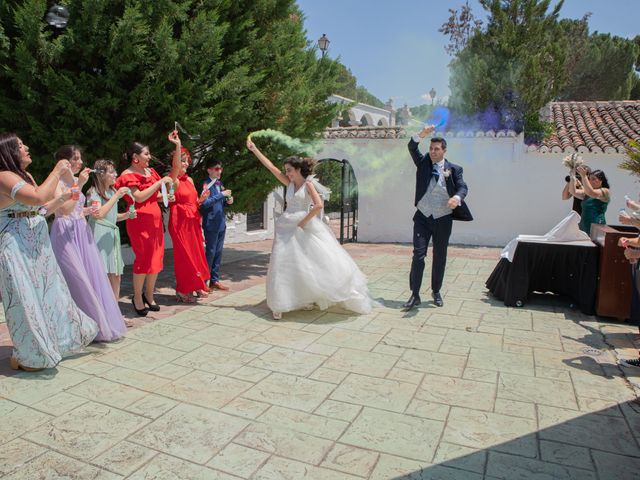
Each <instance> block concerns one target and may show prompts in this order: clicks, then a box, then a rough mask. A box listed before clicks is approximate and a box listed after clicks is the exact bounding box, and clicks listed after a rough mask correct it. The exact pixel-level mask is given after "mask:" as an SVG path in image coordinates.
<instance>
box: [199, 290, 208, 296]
mask: <svg viewBox="0 0 640 480" xmlns="http://www.w3.org/2000/svg"><path fill="white" fill-rule="evenodd" d="M196 297H198V298H208V297H209V292H205V291H204V290H196Z"/></svg>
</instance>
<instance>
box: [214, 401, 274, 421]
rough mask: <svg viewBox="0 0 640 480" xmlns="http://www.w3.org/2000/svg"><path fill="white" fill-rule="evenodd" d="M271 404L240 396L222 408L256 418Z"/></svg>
mask: <svg viewBox="0 0 640 480" xmlns="http://www.w3.org/2000/svg"><path fill="white" fill-rule="evenodd" d="M270 406H271V405H269V404H268V403H262V402H256V401H254V400H249V399H247V398H242V397H238V398H235V399H233V400H231V401H230V402H229V403H227V404H226V405H225V406H224V407H222V409H221V410H222V411H223V412H225V413H229V414H231V415H236V416H238V417H243V418H250V419H254V418H258V417H259V416H260V415H262V413H264V411H265V410H266V409H267V408H269V407H270Z"/></svg>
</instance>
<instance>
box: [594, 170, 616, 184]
mask: <svg viewBox="0 0 640 480" xmlns="http://www.w3.org/2000/svg"><path fill="white" fill-rule="evenodd" d="M589 175H593V176H594V177H596V178H597V179H598V180H600V181H601V182H602V186H601V187H600V188H611V187H609V180H607V176H606V175H605V174H604V172H603V171H602V170H593V171H592V172H591V173H590V174H589Z"/></svg>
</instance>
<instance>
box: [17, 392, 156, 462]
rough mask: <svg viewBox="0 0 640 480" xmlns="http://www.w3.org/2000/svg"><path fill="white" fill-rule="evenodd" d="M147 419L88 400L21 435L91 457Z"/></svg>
mask: <svg viewBox="0 0 640 480" xmlns="http://www.w3.org/2000/svg"><path fill="white" fill-rule="evenodd" d="M148 422H149V420H147V419H146V418H144V417H140V416H138V415H133V414H131V413H127V412H123V411H121V410H117V409H115V408H112V407H108V406H106V405H103V404H99V403H95V402H88V403H85V404H84V405H81V406H80V407H78V408H76V409H74V410H71V411H70V412H68V413H65V414H64V415H62V416H61V417H57V418H55V419H53V420H51V421H49V422H47V423H45V424H43V425H41V426H40V427H38V428H36V429H34V430H31V431H30V432H28V433H27V434H26V435H25V437H24V438H26V439H27V440H31V441H33V442H36V443H39V444H40V445H46V446H48V447H50V448H53V449H55V450H57V451H59V452H61V453H63V454H65V455H69V456H71V457H75V458H78V459H80V460H90V459H92V458H95V457H96V456H97V455H99V454H100V453H102V452H104V451H105V450H107V449H108V448H111V447H113V446H114V445H116V444H117V443H119V442H121V441H122V440H124V439H125V438H127V436H128V435H130V434H131V433H133V432H135V431H136V430H138V429H139V428H140V427H142V426H144V425H145V424H147V423H148Z"/></svg>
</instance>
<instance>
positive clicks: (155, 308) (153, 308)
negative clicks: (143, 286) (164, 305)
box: [142, 293, 160, 312]
mask: <svg viewBox="0 0 640 480" xmlns="http://www.w3.org/2000/svg"><path fill="white" fill-rule="evenodd" d="M142 301H143V302H144V303H145V304H146V305H147V308H148V309H149V310H150V311H152V312H159V311H160V305H158V304H157V303H154V304H151V303H149V300H147V297H145V295H144V293H143V294H142Z"/></svg>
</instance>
